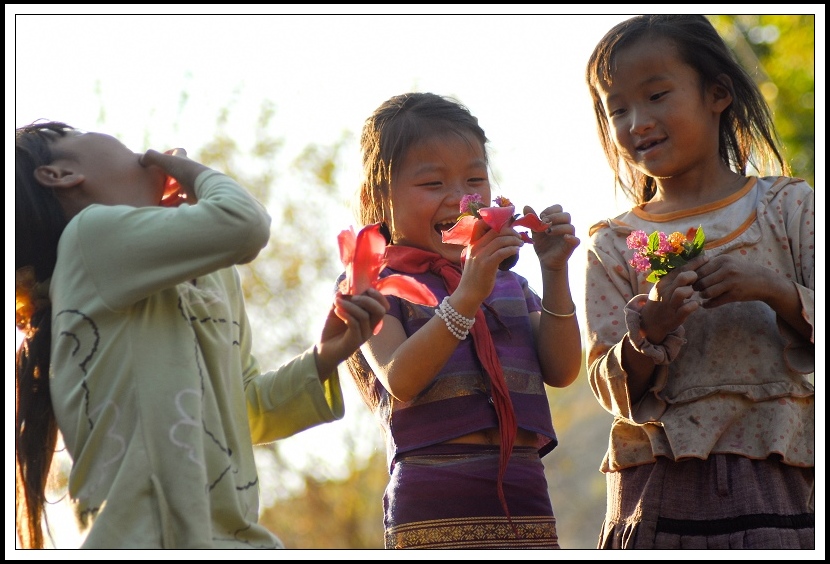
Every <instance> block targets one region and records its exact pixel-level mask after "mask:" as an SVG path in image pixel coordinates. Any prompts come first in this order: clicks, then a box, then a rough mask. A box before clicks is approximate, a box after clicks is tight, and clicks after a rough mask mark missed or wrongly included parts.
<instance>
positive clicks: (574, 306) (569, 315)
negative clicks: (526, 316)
mask: <svg viewBox="0 0 830 564" xmlns="http://www.w3.org/2000/svg"><path fill="white" fill-rule="evenodd" d="M539 305H540V306H542V311H544V312H545V313H547V314H548V315H552V316H554V317H573V316H574V315H576V304H575V303H573V302H571V305H572V306H573V311H572V312H571V313H553V312H552V311H551V310H549V309H548V308H546V307H545V304H543V303H542V302H541V301H540V302H539Z"/></svg>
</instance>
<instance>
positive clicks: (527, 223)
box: [513, 213, 549, 231]
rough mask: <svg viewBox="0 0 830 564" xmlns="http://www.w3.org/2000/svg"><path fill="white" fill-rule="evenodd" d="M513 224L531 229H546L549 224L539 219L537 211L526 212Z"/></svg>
mask: <svg viewBox="0 0 830 564" xmlns="http://www.w3.org/2000/svg"><path fill="white" fill-rule="evenodd" d="M513 225H514V226H516V225H518V226H521V227H527V228H528V229H530V230H531V231H545V230H546V229H547V228H548V227H549V226H548V224H547V223H545V222H544V221H542V220H541V219H539V216H538V215H536V214H535V213H526V214H525V215H523V216H522V217H520V218H519V219H517V220H516V221H514V222H513Z"/></svg>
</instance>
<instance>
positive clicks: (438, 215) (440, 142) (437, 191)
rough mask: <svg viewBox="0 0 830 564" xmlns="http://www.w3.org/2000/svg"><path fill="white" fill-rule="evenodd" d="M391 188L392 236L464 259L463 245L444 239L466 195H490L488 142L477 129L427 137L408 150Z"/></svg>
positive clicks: (397, 241) (450, 257) (454, 259)
mask: <svg viewBox="0 0 830 564" xmlns="http://www.w3.org/2000/svg"><path fill="white" fill-rule="evenodd" d="M390 193H391V195H390V199H391V204H392V205H391V208H392V209H391V225H390V229H391V231H392V242H393V243H395V244H397V245H408V246H411V247H416V248H419V249H422V250H425V251H432V252H434V253H438V254H439V255H441V256H443V257H444V258H446V259H447V260H450V261H452V262H455V263H458V262H460V261H461V251H462V250H463V247H462V246H459V245H448V244H445V243H442V242H441V230H442V229H443V230H446V229H449V228H450V227H452V225H453V224H454V223H455V222H456V220H457V219H458V216H459V215H460V212H459V206H460V204H461V198H462V197H463V196H465V195H467V194H475V193H477V194H480V195H481V198H482V199H483V200H484V201H485V202H489V201H490V180H489V178H488V175H487V160H486V157H485V151H484V147H483V146H482V144H481V142H480V141H478V139H476V138H475V137H474V136H473V135H472V134H469V135H465V136H463V137H461V136H458V135H456V134H454V133H448V134H446V135H437V136H434V137H430V138H428V139H425V140H424V141H421V142H420V143H418V144H417V145H415V146H413V147H412V148H410V149H409V151H408V152H407V153H406V155H405V156H404V159H403V161H402V162H401V165H400V167H398V169H397V170H396V171H395V178H394V180H393V182H392V187H391V191H390ZM387 217H389V215H387Z"/></svg>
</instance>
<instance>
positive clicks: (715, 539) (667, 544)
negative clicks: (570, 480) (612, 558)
mask: <svg viewBox="0 0 830 564" xmlns="http://www.w3.org/2000/svg"><path fill="white" fill-rule="evenodd" d="M606 484H607V488H608V491H607V506H606V516H605V522H604V523H603V526H602V530H601V532H600V535H599V542H598V545H597V546H598V548H634V549H637V548H640V549H731V548H743V549H814V548H815V499H814V496H815V468H797V467H794V466H788V465H786V464H783V463H781V462H780V458H779V457H777V456H774V457H770V458H767V459H765V460H752V459H749V458H746V457H743V456H737V455H732V454H713V455H711V456H710V457H709V458H708V459H707V460H699V459H688V460H682V461H680V462H673V461H670V460H668V459H667V458H664V457H658V460H657V462H656V463H654V464H645V465H642V466H635V467H632V468H626V469H624V470H622V471H620V472H612V473H609V474H607V475H606Z"/></svg>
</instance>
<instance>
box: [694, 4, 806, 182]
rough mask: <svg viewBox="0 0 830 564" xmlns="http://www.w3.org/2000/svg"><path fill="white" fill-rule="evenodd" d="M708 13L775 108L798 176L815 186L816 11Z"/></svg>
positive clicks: (785, 144) (782, 137)
mask: <svg viewBox="0 0 830 564" xmlns="http://www.w3.org/2000/svg"><path fill="white" fill-rule="evenodd" d="M708 17H709V19H710V20H711V21H712V25H714V26H715V28H716V29H717V30H718V32H719V33H720V34H721V35H722V36H723V38H724V39H725V40H726V42H727V44H728V45H729V46H730V47H731V48H732V51H733V52H734V53H735V56H736V57H737V59H738V61H740V63H741V64H742V65H743V66H744V68H745V69H746V70H747V71H748V72H749V73H750V75H751V76H753V77H754V78H755V81H756V82H757V84H758V86H759V87H760V89H761V92H763V94H764V97H765V98H766V100H767V102H768V103H769V105H770V107H771V108H772V112H773V118H774V121H775V127H776V129H777V130H778V134H779V136H780V138H781V142H782V145H783V148H784V158H786V159H787V161H788V162H789V163H790V166H791V167H792V169H793V175H795V176H798V177H800V178H803V179H805V180H807V181H808V182H809V183H810V185H811V186H813V187H815V156H816V155H815V15H813V14H804V15H736V16H708Z"/></svg>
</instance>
